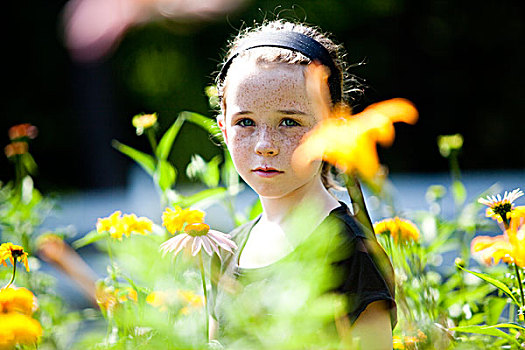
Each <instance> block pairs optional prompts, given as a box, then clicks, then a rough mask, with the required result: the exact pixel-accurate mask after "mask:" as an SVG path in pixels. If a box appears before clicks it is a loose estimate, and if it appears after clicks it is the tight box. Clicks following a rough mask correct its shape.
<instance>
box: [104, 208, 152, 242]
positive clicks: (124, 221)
mask: <svg viewBox="0 0 525 350" xmlns="http://www.w3.org/2000/svg"><path fill="white" fill-rule="evenodd" d="M121 214H122V212H121V211H116V212H114V213H113V214H111V215H110V216H108V217H106V218H99V219H98V221H97V232H99V233H103V232H109V234H110V235H111V237H113V238H116V239H119V240H122V236H123V235H126V237H129V236H130V235H131V234H132V233H139V234H142V235H145V234H147V233H149V232H151V230H152V228H153V222H152V221H151V220H150V219H148V218H146V217H137V216H136V215H135V214H124V216H121Z"/></svg>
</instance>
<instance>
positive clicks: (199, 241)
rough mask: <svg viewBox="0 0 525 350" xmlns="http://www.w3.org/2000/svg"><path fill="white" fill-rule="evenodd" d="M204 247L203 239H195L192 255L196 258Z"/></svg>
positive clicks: (198, 237) (197, 237)
mask: <svg viewBox="0 0 525 350" xmlns="http://www.w3.org/2000/svg"><path fill="white" fill-rule="evenodd" d="M201 247H202V237H201V236H196V237H193V244H192V245H191V255H193V256H195V255H197V254H198V253H199V251H200V250H201Z"/></svg>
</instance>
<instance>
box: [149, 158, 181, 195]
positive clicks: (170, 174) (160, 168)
mask: <svg viewBox="0 0 525 350" xmlns="http://www.w3.org/2000/svg"><path fill="white" fill-rule="evenodd" d="M176 178H177V171H176V170H175V168H174V167H173V165H171V163H170V162H168V161H167V160H162V159H159V162H158V164H157V170H156V171H155V175H154V179H155V182H156V183H157V184H158V185H159V187H160V189H161V190H162V191H163V192H164V191H166V190H167V189H170V188H171V187H172V186H173V185H174V184H175V179H176Z"/></svg>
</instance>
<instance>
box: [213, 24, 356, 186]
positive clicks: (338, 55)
mask: <svg viewBox="0 0 525 350" xmlns="http://www.w3.org/2000/svg"><path fill="white" fill-rule="evenodd" d="M279 31H291V32H297V33H301V34H304V35H307V36H309V37H310V38H312V39H315V40H316V41H317V42H319V43H320V44H321V45H323V46H324V47H325V48H326V49H327V51H328V52H329V54H330V57H331V58H332V60H333V62H334V64H335V67H336V68H337V70H338V71H339V74H340V75H341V81H342V87H341V89H342V91H341V96H342V99H343V101H347V100H348V99H349V95H350V94H354V93H358V94H361V93H362V92H363V89H362V84H361V83H360V82H359V81H358V80H357V79H356V78H355V77H354V76H352V75H348V74H347V72H346V71H347V63H346V62H345V60H344V57H345V55H346V54H345V52H344V49H343V47H342V46H341V45H338V44H336V43H335V42H334V41H333V40H332V39H331V38H329V35H327V34H324V33H322V32H321V31H320V30H319V29H318V28H316V27H313V26H308V25H305V24H302V23H293V22H288V21H284V20H274V21H268V22H265V23H263V24H262V25H259V26H256V27H254V28H246V29H244V30H242V31H240V32H239V34H238V35H237V36H236V37H235V38H234V39H233V40H232V41H231V42H230V43H229V45H228V52H227V54H226V57H225V59H224V61H223V65H224V63H225V62H228V61H229V60H230V58H231V56H232V55H233V54H234V53H235V52H236V49H237V47H238V46H239V43H240V42H241V41H243V40H246V39H249V38H250V36H253V35H256V34H259V33H261V32H267V33H278V32H279ZM242 57H255V59H256V60H257V61H256V62H257V63H276V62H279V63H287V64H299V65H308V64H310V63H311V62H312V60H311V59H310V58H308V57H306V56H305V55H304V54H302V53H300V52H298V51H294V50H290V49H283V48H277V47H263V48H253V49H250V50H246V51H242V52H240V53H239V54H238V55H237V56H236V57H235V58H233V61H235V60H238V59H239V58H242ZM227 76H228V74H227V73H226V74H225V75H224V76H221V75H220V74H218V75H217V78H216V85H217V93H218V97H219V101H220V106H221V109H222V112H223V113H224V114H225V113H226V104H225V94H226V81H227ZM334 173H336V171H335V169H334V168H333V167H332V166H331V165H330V164H328V163H326V162H323V166H322V170H321V178H322V181H323V185H324V186H325V187H326V188H327V189H338V190H340V189H341V187H340V186H339V184H338V183H337V182H336V181H335V179H334V175H335V174H334Z"/></svg>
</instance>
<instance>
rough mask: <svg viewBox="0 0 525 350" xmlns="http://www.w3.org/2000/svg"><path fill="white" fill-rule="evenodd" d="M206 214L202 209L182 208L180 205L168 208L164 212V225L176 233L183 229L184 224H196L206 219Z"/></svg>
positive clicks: (172, 232)
mask: <svg viewBox="0 0 525 350" xmlns="http://www.w3.org/2000/svg"><path fill="white" fill-rule="evenodd" d="M204 215H206V214H205V213H204V212H203V211H202V210H198V209H190V208H186V209H182V208H181V207H179V206H178V205H177V206H175V208H173V209H171V208H166V210H164V213H162V226H165V227H166V229H167V230H168V232H169V233H171V234H172V235H174V234H175V233H177V232H178V231H181V230H182V228H183V227H184V224H187V225H189V224H196V223H202V222H203V221H204Z"/></svg>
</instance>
